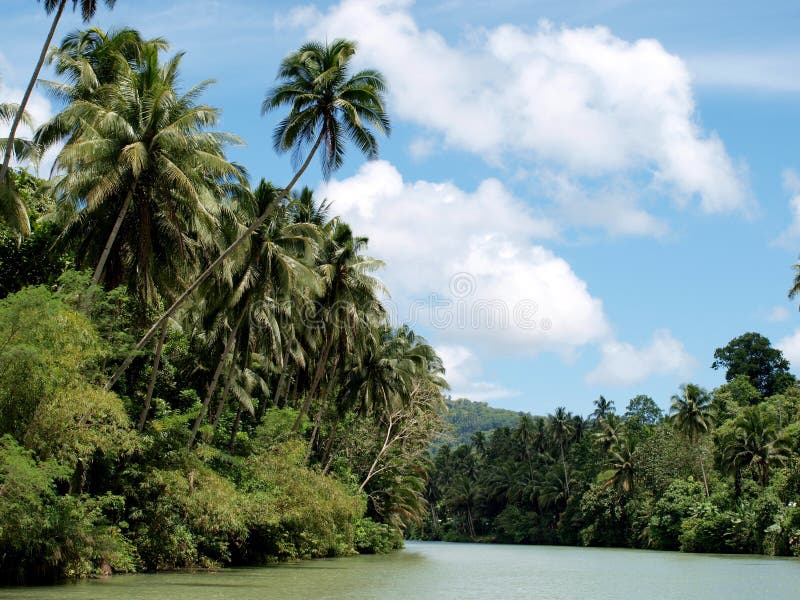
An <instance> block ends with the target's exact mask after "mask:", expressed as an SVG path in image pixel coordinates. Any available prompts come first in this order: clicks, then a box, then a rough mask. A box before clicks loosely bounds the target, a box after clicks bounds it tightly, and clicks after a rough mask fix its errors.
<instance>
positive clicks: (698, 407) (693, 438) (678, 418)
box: [670, 383, 712, 496]
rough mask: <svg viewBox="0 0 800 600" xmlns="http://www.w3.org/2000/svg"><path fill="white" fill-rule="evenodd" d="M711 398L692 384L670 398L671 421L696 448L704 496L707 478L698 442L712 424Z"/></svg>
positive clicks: (706, 488)
mask: <svg viewBox="0 0 800 600" xmlns="http://www.w3.org/2000/svg"><path fill="white" fill-rule="evenodd" d="M710 407H711V398H710V397H709V395H708V393H706V391H705V390H704V389H703V388H701V387H700V386H697V385H695V384H693V383H688V384H686V385H683V386H681V393H680V395H675V396H673V397H672V406H671V407H670V412H671V413H672V416H671V420H672V423H673V424H674V426H675V429H677V430H678V432H679V433H681V435H683V436H684V437H685V438H686V439H687V440H688V441H689V443H690V444H692V445H696V446H697V460H698V462H699V463H700V471H701V473H702V474H703V485H704V486H705V491H706V496H709V495H710V492H709V489H708V478H707V477H706V468H705V465H704V463H703V448H702V446H701V444H700V443H699V442H700V440H701V439H702V438H703V437H704V436H705V435H706V434H707V433H708V432H709V429H710V428H711V423H712V417H711V413H710V410H709V409H710Z"/></svg>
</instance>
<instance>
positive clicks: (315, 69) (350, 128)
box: [107, 39, 390, 387]
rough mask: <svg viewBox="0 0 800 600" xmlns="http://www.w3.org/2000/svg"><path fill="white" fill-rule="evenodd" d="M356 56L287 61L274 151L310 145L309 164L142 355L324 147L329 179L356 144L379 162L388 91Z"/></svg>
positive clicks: (317, 49) (307, 49) (269, 105)
mask: <svg viewBox="0 0 800 600" xmlns="http://www.w3.org/2000/svg"><path fill="white" fill-rule="evenodd" d="M355 51H356V45H355V43H354V42H350V41H347V40H341V39H338V40H334V41H333V42H331V43H330V44H320V43H316V42H310V43H307V44H304V45H303V46H302V47H301V48H300V49H299V50H298V51H297V52H294V53H293V54H291V55H289V56H288V57H286V58H285V59H284V60H283V62H282V63H281V66H280V69H279V71H278V78H279V79H280V80H281V83H280V85H278V86H277V87H276V88H274V89H273V90H271V91H270V92H269V93H268V94H267V96H266V98H265V99H264V103H263V105H262V111H263V112H265V113H266V112H271V111H273V110H277V109H279V108H282V107H285V106H289V107H290V110H289V115H288V116H287V117H286V118H284V119H283V120H282V121H281V122H280V123H279V124H278V126H277V127H276V128H275V132H274V135H273V142H274V147H275V150H276V151H277V152H279V153H284V152H289V151H291V152H293V155H294V159H295V163H298V162H299V159H300V157H301V155H302V152H303V151H304V150H305V149H306V148H308V147H309V145H310V149H309V150H308V152H307V154H306V157H305V160H303V162H302V164H300V166H299V168H298V170H297V172H296V173H295V175H294V177H292V179H291V181H289V184H288V185H287V186H286V187H285V188H283V190H282V191H281V193H280V194H279V196H278V197H277V198H276V200H275V202H274V203H273V204H271V205H270V206H269V207H268V208H267V209H265V210H264V212H263V213H262V214H261V215H260V216H259V217H258V218H257V219H255V220H254V221H253V222H252V223H251V224H250V226H249V227H248V228H247V229H246V230H245V231H244V232H242V234H241V235H240V236H239V237H238V238H237V239H236V240H234V241H233V242H232V243H231V244H230V245H229V246H228V247H227V248H226V249H225V250H224V251H223V252H222V253H221V254H220V255H219V256H218V257H217V258H216V259H215V260H214V261H213V262H212V263H211V264H210V265H209V266H208V267H207V268H206V269H205V270H204V271H203V272H202V273H201V274H200V275H199V276H198V277H197V278H195V280H194V282H193V283H192V284H191V285H190V286H189V287H187V288H186V290H185V291H184V292H183V293H182V294H181V295H180V296H178V297H177V298H176V299H175V301H174V302H173V303H172V305H171V306H170V307H169V308H168V309H167V310H166V311H165V312H164V314H163V315H162V316H161V317H160V318H159V319H157V320H156V321H155V322H154V323H153V325H152V327H151V328H150V329H149V330H148V331H147V332H146V333H145V334H144V336H143V337H142V338H141V339H140V340H139V342H138V343H137V344H136V347H135V350H136V351H138V350H141V349H142V348H143V347H144V345H145V344H146V343H147V342H148V341H149V340H150V338H152V337H153V335H155V333H156V332H157V331H158V330H159V329H160V327H161V326H162V324H163V323H164V321H166V320H167V319H168V318H169V317H170V315H171V314H172V313H174V312H175V311H176V310H177V309H178V308H179V307H180V306H181V304H183V302H184V301H185V300H186V299H187V298H188V297H189V296H190V295H191V294H192V292H194V290H196V289H197V288H198V287H199V286H200V285H201V284H202V282H203V281H205V280H206V279H207V278H208V277H209V276H210V275H211V274H212V273H213V272H214V270H215V269H216V268H217V267H218V266H219V265H220V264H221V263H222V262H223V261H224V260H225V259H226V258H227V256H228V255H229V254H231V253H232V252H233V251H234V250H235V249H236V248H237V247H238V246H239V245H240V244H241V243H242V242H244V241H245V240H247V239H249V237H250V236H251V235H252V234H253V232H255V231H256V230H257V229H258V228H259V227H261V225H263V224H264V222H265V221H266V220H267V218H268V217H269V215H270V213H271V212H272V210H274V207H275V206H276V205H277V204H278V203H280V202H281V201H282V200H284V199H285V198H286V197H288V195H289V194H290V193H291V191H292V188H293V187H294V186H295V184H296V183H297V181H298V180H299V179H300V177H301V176H302V175H303V173H305V171H306V169H307V168H308V166H309V164H311V160H312V158H313V157H314V154H315V153H316V151H317V150H318V149H319V148H320V147H322V148H323V152H322V154H321V157H322V172H323V173H324V174H325V175H328V174H330V173H332V172H333V171H334V170H336V169H337V168H339V167H340V166H341V164H342V161H343V159H344V154H345V142H346V141H347V140H350V141H351V142H353V143H354V144H355V145H356V147H357V148H358V149H359V150H360V151H361V152H362V153H363V154H364V155H365V156H367V158H370V159H372V158H375V157H377V155H378V142H377V139H376V137H375V134H374V133H373V130H374V131H375V132H378V133H381V134H385V135H388V134H389V131H390V125H389V118H388V116H387V115H386V112H385V109H384V93H385V91H386V85H385V83H384V80H383V76H382V75H381V74H380V73H379V72H378V71H374V70H363V71H359V72H358V73H355V74H354V75H351V74H350V61H351V59H352V57H353V55H354V54H355ZM133 356H134V354H133V353H131V355H129V357H128V358H127V359H126V360H125V361H124V362H123V363H122V365H120V367H119V368H118V369H117V371H116V372H115V373H114V375H113V376H112V377H111V379H110V380H109V382H108V384H107V387H111V386H112V385H113V384H114V383H115V382H116V381H117V379H119V377H120V376H121V375H122V373H123V372H124V371H125V370H126V369H127V368H128V366H129V365H130V363H131V361H132V360H133Z"/></svg>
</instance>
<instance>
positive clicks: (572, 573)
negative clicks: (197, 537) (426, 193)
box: [0, 542, 800, 600]
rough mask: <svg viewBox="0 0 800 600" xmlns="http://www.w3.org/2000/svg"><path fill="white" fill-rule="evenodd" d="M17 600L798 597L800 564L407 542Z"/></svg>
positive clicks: (75, 587) (5, 593)
mask: <svg viewBox="0 0 800 600" xmlns="http://www.w3.org/2000/svg"><path fill="white" fill-rule="evenodd" d="M0 598H14V599H15V600H16V599H19V600H27V599H33V598H36V599H42V600H89V599H91V600H103V599H114V600H134V599H135V600H155V599H159V600H161V599H174V600H212V599H214V600H218V599H219V600H222V599H228V598H230V599H232V600H233V599H235V600H255V599H265V598H299V599H305V598H348V599H349V598H353V599H356V598H357V599H366V598H376V599H378V598H379V599H382V600H383V599H392V598H414V599H416V598H419V599H426V598H458V599H467V598H504V599H505V598H548V599H549V598H581V599H584V598H587V599H603V598H625V599H632V598H645V599H651V598H681V599H684V598H699V599H703V600H717V599H722V598H747V599H752V598H770V599H773V598H774V599H783V598H787V599H789V598H791V599H794V600H796V599H800V560H798V559H776V558H766V557H760V556H722V555H699V554H680V553H676V552H653V551H648V550H615V549H605V548H603V549H600V548H565V547H551V546H501V545H484V544H447V543H441V542H410V543H408V544H407V546H406V549H405V550H403V551H400V552H395V553H393V554H391V555H388V556H357V557H352V558H341V559H331V560H316V561H306V562H300V563H292V564H284V565H278V566H274V567H266V568H251V569H228V570H223V571H219V572H214V573H208V572H199V573H163V574H156V575H127V576H123V575H121V576H115V577H111V578H108V579H104V580H94V581H84V582H80V583H75V584H66V585H60V586H55V587H46V588H44V587H41V588H5V589H3V588H0Z"/></svg>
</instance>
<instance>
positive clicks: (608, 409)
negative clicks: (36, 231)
mask: <svg viewBox="0 0 800 600" xmlns="http://www.w3.org/2000/svg"><path fill="white" fill-rule="evenodd" d="M594 405H595V409H594V412H592V418H594V420H595V421H601V420H603V419H605V418H606V417H607V416H608V415H609V414H611V413H613V412H614V401H613V400H606V399H605V397H604V396H600V397H599V398H598V399H597V400H595V401H594Z"/></svg>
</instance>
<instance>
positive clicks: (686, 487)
mask: <svg viewBox="0 0 800 600" xmlns="http://www.w3.org/2000/svg"><path fill="white" fill-rule="evenodd" d="M705 500H706V498H705V493H704V490H703V484H702V483H699V482H697V481H694V480H693V479H676V480H674V481H673V482H672V483H671V484H670V485H669V487H667V489H666V490H665V491H664V493H663V494H662V495H661V496H660V497H659V499H658V501H657V502H656V503H655V507H654V510H653V514H652V515H651V517H650V522H649V523H648V526H647V535H648V538H649V541H650V543H651V544H652V546H653V548H656V549H658V550H678V549H679V548H680V546H681V542H680V537H681V533H682V529H681V526H682V524H683V521H684V520H686V519H688V518H689V517H691V516H693V515H694V514H695V513H697V512H699V511H700V509H701V506H702V505H703V503H704V502H705Z"/></svg>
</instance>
